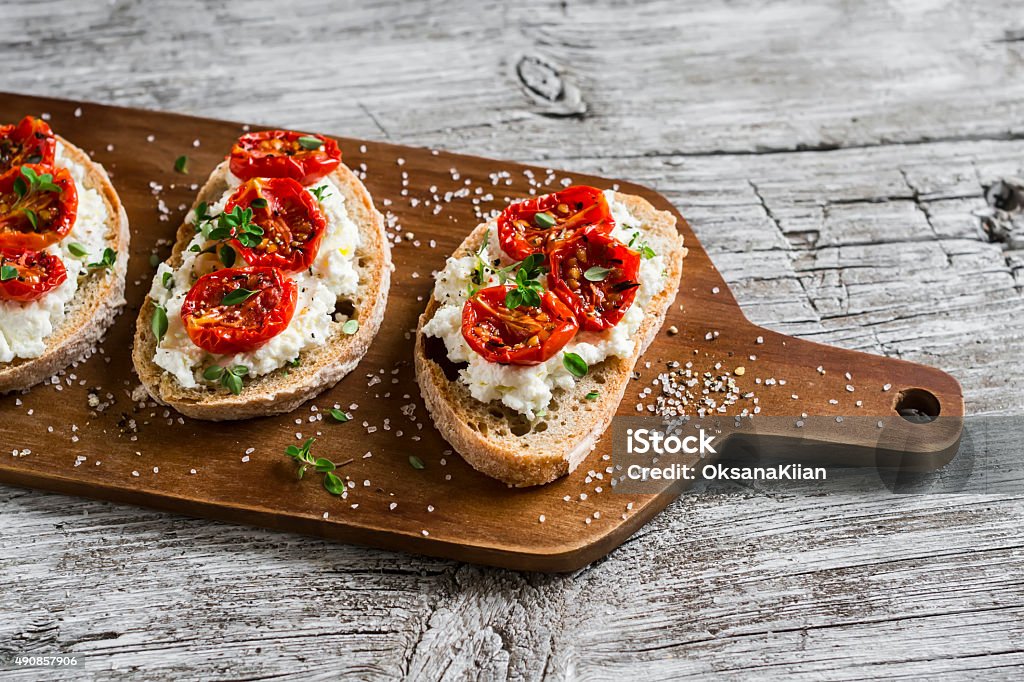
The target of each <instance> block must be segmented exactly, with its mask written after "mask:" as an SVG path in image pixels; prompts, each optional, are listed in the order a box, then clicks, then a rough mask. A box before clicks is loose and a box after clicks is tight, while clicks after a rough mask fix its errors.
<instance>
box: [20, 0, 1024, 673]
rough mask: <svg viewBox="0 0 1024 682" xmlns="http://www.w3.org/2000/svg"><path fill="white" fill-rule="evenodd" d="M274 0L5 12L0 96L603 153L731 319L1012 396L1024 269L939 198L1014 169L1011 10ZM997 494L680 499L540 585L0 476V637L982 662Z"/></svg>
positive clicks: (666, 669) (843, 665) (1019, 156)
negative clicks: (685, 221) (654, 211)
mask: <svg viewBox="0 0 1024 682" xmlns="http://www.w3.org/2000/svg"><path fill="white" fill-rule="evenodd" d="M293 5H294V9H292V10H291V11H290V14H289V15H288V16H282V14H281V11H280V4H279V3H274V2H271V1H270V0H260V1H256V2H245V3H235V4H232V5H230V6H223V4H222V3H206V2H198V1H196V2H189V3H182V4H181V5H179V6H175V7H171V6H170V5H167V6H155V5H154V4H147V3H142V2H138V1H136V0H131V1H123V0H120V1H116V2H113V3H106V2H74V3H71V2H67V1H66V0H54V1H52V2H48V3H7V4H5V5H4V6H3V15H4V20H3V21H0V56H2V58H3V61H4V64H5V69H4V70H3V72H2V73H0V87H2V88H4V89H10V90H23V91H27V92H34V93H39V94H45V95H52V96H66V97H81V98H86V99H95V100H99V101H104V102H110V103H115V104H130V105H141V106H151V107H157V108H169V109H174V110H179V111H186V112H191V113H198V114H205V115H211V116H223V117H227V118H244V119H256V120H262V121H266V122H270V123H276V124H283V125H295V126H307V127H311V128H318V129H324V130H333V131H337V132H341V133H346V134H351V135H355V136H365V137H373V138H387V139H390V140H392V141H398V142H402V143H408V144H423V145H430V146H438V147H448V148H453V149H458V150H460V151H469V152H476V153H482V154H487V155H492V156H498V157H505V158H513V159H517V160H525V161H538V160H546V161H545V162H546V163H550V164H551V165H553V166H554V167H565V168H572V169H578V170H579V171H581V172H582V171H591V172H599V173H604V174H610V175H618V176H622V177H628V178H630V179H632V180H636V181H638V182H642V183H645V184H649V185H652V186H654V187H656V188H657V189H658V190H659V191H661V192H663V193H665V194H666V195H667V196H669V198H670V199H672V200H673V201H674V202H675V203H676V204H677V205H678V206H679V207H680V209H681V210H682V211H683V213H684V214H685V215H687V216H688V217H689V218H690V220H691V222H692V223H693V225H694V227H695V229H696V230H697V232H698V234H699V236H700V238H701V240H702V241H703V243H704V244H705V246H706V247H707V248H708V249H709V251H710V252H711V253H712V255H713V257H714V259H715V262H716V264H717V265H718V267H719V268H720V269H721V270H722V272H723V274H724V275H725V276H726V278H727V280H729V282H730V284H731V286H732V288H733V291H734V293H735V294H736V296H737V298H739V299H740V301H741V302H742V303H743V305H744V307H745V309H746V311H747V313H748V315H749V316H750V317H751V318H752V319H754V320H755V321H757V322H759V323H762V324H766V325H768V326H771V327H774V328H777V329H780V330H782V331H785V332H787V333H792V334H798V335H801V336H805V337H809V338H813V339H815V340H819V341H822V342H827V343H833V344H838V345H842V346H847V347H851V348H857V349H863V350H870V351H873V352H878V353H885V354H890V355H895V356H899V357H904V358H907V359H912V360H916V361H921V362H927V363H931V364H936V365H938V366H941V367H943V368H944V369H947V370H948V371H950V372H952V373H953V374H954V375H955V376H957V377H958V378H959V379H960V380H961V382H962V383H963V385H964V389H965V394H966V397H967V400H968V407H969V409H970V410H971V411H972V412H974V413H978V412H987V413H1005V414H1019V413H1020V411H1021V409H1022V407H1024V389H1022V388H1021V386H1022V385H1024V376H1022V375H1024V369H1022V368H1021V366H1020V361H1019V360H1020V358H1021V357H1022V351H1024V314H1022V312H1024V310H1022V306H1024V302H1022V294H1021V291H1022V288H1024V258H1022V257H1021V255H1020V252H1019V251H1017V252H1013V251H1007V250H1004V249H1003V247H1002V246H1001V245H999V244H993V243H989V242H988V241H987V240H986V239H985V237H984V235H983V234H982V233H981V231H980V228H979V224H978V220H977V218H976V217H974V216H972V215H971V211H972V210H974V209H976V208H978V207H980V206H982V205H984V199H983V196H982V190H983V187H985V186H987V185H988V184H990V183H992V182H993V181H995V180H996V179H998V178H1001V177H1005V176H1009V175H1022V174H1024V142H1022V141H1021V140H1020V139H1018V138H1020V137H1021V136H1022V135H1024V128H1022V123H1021V122H1022V121H1024V116H1022V113H1024V104H1022V102H1024V96H1022V95H1024V81H1022V79H1021V78H1020V77H1019V67H1020V62H1021V58H1022V56H1024V54H1022V50H1024V42H1021V41H1020V31H1021V29H1022V28H1024V24H1022V19H1021V17H1020V15H1019V12H1018V11H1017V9H1018V8H1017V6H1016V4H1015V3H1012V2H1009V1H1005V2H996V3H985V4H978V3H971V2H966V1H961V0H955V1H951V2H945V3H933V2H914V3H903V4H898V5H897V4H889V5H881V4H876V3H868V2H858V3H845V4H842V5H836V6H835V7H824V6H821V7H817V6H815V7H811V6H792V5H785V4H778V3H763V2H756V1H754V0H745V1H744V2H739V3H735V2H712V3H700V4H695V5H693V6H691V7H685V6H680V5H679V4H678V3H668V2H663V1H655V2H646V3H637V2H627V3H614V4H613V3H600V4H599V5H597V6H594V7H588V6H582V5H577V4H576V3H555V2H526V3H516V4H515V6H513V7H508V6H505V5H504V4H502V3H497V2H486V3H468V2H461V1H460V2H454V3H451V2H449V3H402V2H396V1H394V0H378V1H376V2H374V3H358V4H357V3H327V2H324V1H323V0H310V1H306V2H299V3H293ZM239 25H241V26H242V27H243V30H242V31H235V32H232V31H229V29H230V28H234V27H236V26H239ZM284 36H287V39H284ZM295 45H301V46H302V48H301V49H295ZM524 58H525V59H524ZM527 84H529V87H528V85H527ZM297 85H299V86H301V88H297V87H296V86H297ZM531 88H532V89H531ZM930 140H932V141H933V142H929V141H930ZM900 142H902V143H906V144H894V143H900ZM799 148H808V149H811V150H818V151H806V152H803V153H786V152H791V151H792V150H796V149H799ZM833 148H838V149H834V150H833ZM1022 500H1024V496H1004V497H992V496H988V497H976V496H945V497H939V496H924V497H912V496H886V497H884V498H883V497H877V498H872V497H865V496H854V495H845V496H841V495H831V496H827V497H803V496H796V497H791V498H778V497H765V496H756V495H755V496H746V495H724V494H723V495H714V496H699V497H687V498H684V499H682V500H680V501H678V502H677V503H675V504H674V505H672V506H671V507H670V508H669V509H668V510H667V511H666V512H665V513H664V514H663V515H661V516H660V517H658V518H657V519H656V520H655V521H654V522H653V523H652V524H651V525H650V526H648V527H647V528H645V529H644V530H643V531H642V532H641V533H640V534H639V535H638V536H636V537H635V538H633V539H632V540H631V541H630V542H628V543H627V544H626V545H625V546H624V547H623V548H621V549H620V550H618V551H617V552H615V553H614V554H612V555H611V556H610V557H609V558H608V559H607V560H605V561H603V562H600V563H598V564H596V565H594V566H592V567H590V568H589V569H586V570H585V571H582V572H580V573H579V574H577V575H576V576H570V577H545V576H524V575H517V574H512V573H508V572H503V571H491V570H484V569H478V568H474V567H468V566H459V565H456V564H452V563H448V562H442V561H435V560H430V559H421V558H417V557H407V556H401V555H394V554H388V553H384V552H377V551H371V550H364V549H359V548H353V547H339V546H333V545H329V544H325V543H322V542H320V541H317V540H311V539H307V538H296V537H292V536H287V535H281V534H274V533H268V532H262V531H255V530H251V529H245V528H236V527H230V526H225V525H222V524H214V523H209V522H206V521H197V520H190V519H182V518H178V517H172V516H168V515H164V514H158V513H154V512H149V511H144V510H138V509H133V508H127V507H118V506H115V505H108V504H103V503H95V502H89V501H84V500H77V499H69V498H64V497H59V496H55V495H47V494H40V493H31V492H26V491H20V490H15V489H10V488H3V489H0V510H2V513H0V583H2V584H3V585H4V588H3V590H0V649H2V650H5V651H7V650H12V647H13V648H14V650H20V648H22V647H25V648H33V649H34V648H39V649H41V650H43V651H69V652H75V653H78V654H80V655H81V656H83V657H85V658H86V659H87V660H86V669H85V672H87V673H89V674H90V675H91V676H95V677H115V678H117V677H121V678H128V677H130V676H131V675H132V673H133V672H141V671H144V672H145V674H146V676H148V677H202V678H269V677H282V678H285V679H288V678H295V679H299V678H302V679H307V678H309V677H321V678H323V679H335V678H336V677H337V676H338V675H344V676H347V677H352V678H363V679H390V678H393V677H400V676H404V677H408V678H427V679H429V678H443V679H468V678H474V677H483V678H486V679H503V678H506V677H508V678H512V679H536V678H539V677H542V676H548V677H552V678H568V677H576V676H580V677H587V678H597V679H604V678H612V677H621V676H623V675H628V676H630V677H634V676H638V675H641V674H642V675H643V676H644V677H645V678H650V679H678V678H679V677H682V676H693V677H700V676H705V675H707V674H709V673H713V672H718V673H723V674H725V675H728V676H751V675H756V676H760V677H769V676H787V677H794V678H801V677H803V678H812V679H820V678H822V677H829V678H859V677H867V676H871V677H877V676H882V675H890V676H895V677H907V678H915V679H916V678H921V677H926V676H932V675H937V674H940V673H944V674H947V675H952V674H955V673H957V672H959V673H960V674H972V675H978V674H979V673H982V672H986V673H988V675H990V676H996V677H1006V678H1009V677H1011V676H1013V675H1014V674H1015V673H1017V674H1019V669H1020V667H1021V666H1024V653H1022V652H1024V632H1022V628H1021V623H1022V622H1024V613H1022V611H1024V588H1022V586H1021V583H1020V581H1019V579H1018V578H1017V576H1018V575H1019V574H1020V572H1021V570H1022V569H1024V550H1022V547H1024V544H1022V541H1021V531H1020V528H1021V525H1022V524H1021V522H1022V520H1024V518H1022V516H1024V504H1022ZM64 676H65V677H67V678H69V679H70V678H71V677H73V676H74V675H73V674H70V673H68V674H65V675H64ZM37 677H38V672H37V671H27V672H22V673H20V674H19V675H17V676H15V678H16V679H26V680H27V679H36V678H37Z"/></svg>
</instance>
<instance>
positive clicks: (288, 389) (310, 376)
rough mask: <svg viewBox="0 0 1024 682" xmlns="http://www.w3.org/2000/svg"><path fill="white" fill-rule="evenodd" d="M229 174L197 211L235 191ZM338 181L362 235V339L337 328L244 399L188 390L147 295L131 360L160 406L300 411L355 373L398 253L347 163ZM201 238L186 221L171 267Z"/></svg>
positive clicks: (358, 300)
mask: <svg viewBox="0 0 1024 682" xmlns="http://www.w3.org/2000/svg"><path fill="white" fill-rule="evenodd" d="M227 174H228V167H227V162H224V163H222V164H220V165H219V166H217V168H215V169H214V171H213V173H212V174H211V175H210V178H209V179H208V180H207V182H206V184H205V185H204V186H203V187H202V189H200V190H199V193H198V194H197V196H196V200H195V202H194V203H193V204H192V209H190V212H191V211H193V210H195V207H196V206H197V205H198V204H199V202H201V201H205V202H207V203H213V202H215V201H216V200H217V199H219V198H220V196H221V195H222V194H223V193H224V192H225V191H226V190H227V188H228V184H227ZM332 179H333V180H334V182H335V183H336V184H337V185H338V186H339V187H340V188H341V190H342V192H343V193H344V195H345V205H346V208H347V209H348V211H349V212H350V214H351V216H352V219H353V221H354V222H355V223H356V225H357V226H358V228H359V234H360V247H359V249H358V250H357V251H356V270H357V272H358V273H359V292H358V293H357V294H356V296H354V297H353V304H354V306H355V318H356V319H358V320H359V329H358V330H357V331H356V333H355V334H351V335H349V334H344V333H342V332H341V324H340V323H332V326H333V327H334V328H333V329H332V336H331V338H330V340H329V341H328V342H327V343H325V344H324V345H322V346H318V347H316V348H310V349H307V350H304V351H303V352H302V353H301V354H300V355H299V358H300V359H301V364H300V366H299V367H297V368H281V369H278V370H276V371H274V372H271V373H269V374H266V375H263V376H259V377H255V378H253V379H252V380H247V381H246V382H245V386H244V388H243V389H242V392H241V393H240V394H239V395H233V394H232V393H230V392H229V391H227V390H226V389H223V388H220V387H207V386H201V387H198V388H184V387H182V386H181V385H180V384H179V383H178V382H177V381H176V380H175V379H174V377H172V376H171V375H169V374H168V373H167V372H165V371H164V370H163V369H162V368H161V367H159V366H158V365H157V364H156V363H155V362H154V361H153V359H154V357H155V355H156V346H157V339H156V336H155V335H154V334H153V331H152V324H151V321H152V317H153V311H154V309H155V306H154V304H153V301H152V299H150V298H149V297H148V296H147V297H146V300H145V301H144V302H143V304H142V308H141V310H140V311H139V317H138V322H137V324H136V328H135V343H134V345H133V349H132V361H133V363H134V364H135V371H136V373H137V374H138V375H139V380H140V381H141V382H142V385H143V387H145V389H146V391H147V392H148V393H149V395H150V396H152V397H153V399H154V400H156V401H157V402H158V403H161V404H163V405H168V406H170V407H173V408H174V409H176V410H177V411H178V412H180V413H182V414H184V415H186V416H188V417H194V418H196V419H206V420H210V421H226V420H234V419H249V418H252V417H263V416H269V415H274V414H282V413H284V412H290V411H292V410H294V409H295V408H296V407H298V406H299V405H301V404H302V403H304V402H305V401H307V400H309V399H310V398H313V397H314V396H316V395H318V394H319V393H321V392H323V391H325V390H327V389H328V388H331V387H332V386H334V385H335V384H336V383H338V381H340V380H341V379H342V377H344V376H345V375H346V374H348V373H349V372H351V371H352V370H353V369H355V367H356V365H358V364H359V361H360V360H361V359H362V358H363V356H364V355H365V354H366V351H367V349H369V347H370V344H371V343H372V342H373V339H374V337H375V336H376V335H377V331H378V330H379V329H380V325H381V322H382V321H383V319H384V310H385V308H386V307H387V299H388V290H389V289H390V286H391V249H390V247H389V245H388V241H387V235H386V233H385V231H384V218H383V216H382V215H381V214H380V212H379V211H377V209H376V208H375V207H374V205H373V200H372V198H371V197H370V193H369V192H368V191H367V190H366V187H364V186H363V183H362V182H360V180H359V178H357V177H356V175H355V173H353V172H352V171H351V170H350V169H349V168H348V167H347V166H345V165H344V164H342V165H341V166H339V167H338V169H337V170H336V171H334V173H332ZM194 235H195V230H194V228H193V227H192V225H190V224H189V223H182V225H181V227H179V228H178V234H177V238H176V240H175V244H174V248H173V251H172V253H171V256H170V258H168V261H167V262H168V263H169V264H170V265H171V266H172V267H177V266H178V265H180V263H181V261H182V252H183V251H184V249H185V247H187V246H188V244H189V242H190V241H191V239H192V237H193V236H194Z"/></svg>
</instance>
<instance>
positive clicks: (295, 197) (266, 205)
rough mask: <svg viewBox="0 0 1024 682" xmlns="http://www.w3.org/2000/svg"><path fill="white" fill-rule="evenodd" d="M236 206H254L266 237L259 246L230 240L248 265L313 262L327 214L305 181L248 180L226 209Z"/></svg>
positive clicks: (289, 268) (287, 267) (296, 266)
mask: <svg viewBox="0 0 1024 682" xmlns="http://www.w3.org/2000/svg"><path fill="white" fill-rule="evenodd" d="M253 202H255V205H253ZM236 206H241V207H242V208H249V209H252V222H254V223H256V224H257V225H259V226H260V227H262V228H263V241H261V242H260V243H259V244H257V245H256V246H245V245H244V244H242V243H241V242H240V241H239V240H238V239H237V238H235V239H232V240H231V246H232V248H234V249H235V251H237V252H238V253H240V254H241V255H242V257H243V258H245V260H246V262H247V263H249V265H268V266H273V267H276V268H281V269H282V270H284V271H285V272H299V271H301V270H305V269H306V268H308V267H309V266H310V265H312V264H313V261H314V260H315V259H316V254H317V252H318V251H319V250H320V242H321V241H323V237H324V231H325V230H326V229H327V218H325V217H324V214H323V211H321V210H320V206H319V204H317V202H316V200H315V199H314V198H313V196H312V195H311V194H310V193H309V192H307V191H306V190H305V189H303V187H302V185H300V184H299V183H297V182H296V181H295V180H292V179H291V178H272V179H270V180H263V179H255V180H249V181H248V182H246V183H244V184H242V185H241V186H239V188H238V189H237V190H235V193H234V194H232V195H231V198H230V199H229V200H228V203H227V206H225V207H224V211H225V212H226V213H230V212H231V211H233V210H234V208H235V207H236Z"/></svg>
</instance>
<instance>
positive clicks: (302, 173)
mask: <svg viewBox="0 0 1024 682" xmlns="http://www.w3.org/2000/svg"><path fill="white" fill-rule="evenodd" d="M230 158H231V163H230V168H231V172H232V173H234V174H235V175H236V176H238V177H239V178H241V179H242V180H251V179H252V178H291V179H292V180H295V181H297V182H300V183H302V184H303V185H312V184H313V183H315V182H317V181H318V180H320V179H321V178H323V177H324V176H325V175H327V174H328V173H330V172H331V171H333V170H334V169H335V168H337V167H338V165H339V164H340V163H341V150H340V149H338V143H337V142H335V141H334V140H332V139H330V138H329V137H324V136H323V135H303V134H302V133H296V132H294V131H291V130H263V131H260V132H258V133H246V134H245V135H242V136H241V137H240V138H238V141H237V142H235V146H234V147H232V148H231V156H230Z"/></svg>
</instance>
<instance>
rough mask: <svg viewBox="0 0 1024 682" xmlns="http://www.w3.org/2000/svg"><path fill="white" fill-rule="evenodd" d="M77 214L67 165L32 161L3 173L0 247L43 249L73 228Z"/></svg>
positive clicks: (0, 178)
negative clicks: (52, 164)
mask: <svg viewBox="0 0 1024 682" xmlns="http://www.w3.org/2000/svg"><path fill="white" fill-rule="evenodd" d="M77 215H78V191H77V190H76V189H75V182H74V180H72V179H71V174H70V173H68V171H67V169H64V168H53V167H52V166H42V165H38V164H29V165H25V166H20V167H19V168H18V169H17V170H16V171H11V172H10V173H7V174H6V175H4V176H2V177H0V247H17V248H22V249H31V250H33V251H42V250H43V249H45V248H46V247H47V246H49V245H50V244H55V243H57V242H59V241H60V240H61V239H62V238H63V237H64V236H65V235H66V234H67V233H68V232H70V231H71V227H72V226H73V225H74V224H75V217H76V216H77Z"/></svg>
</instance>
